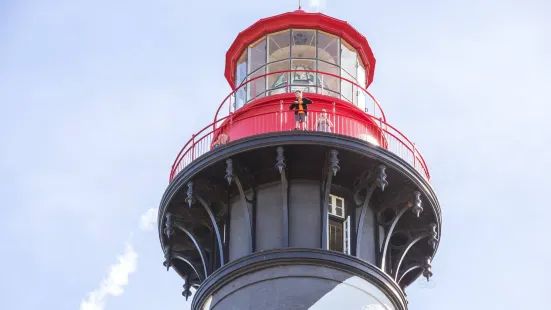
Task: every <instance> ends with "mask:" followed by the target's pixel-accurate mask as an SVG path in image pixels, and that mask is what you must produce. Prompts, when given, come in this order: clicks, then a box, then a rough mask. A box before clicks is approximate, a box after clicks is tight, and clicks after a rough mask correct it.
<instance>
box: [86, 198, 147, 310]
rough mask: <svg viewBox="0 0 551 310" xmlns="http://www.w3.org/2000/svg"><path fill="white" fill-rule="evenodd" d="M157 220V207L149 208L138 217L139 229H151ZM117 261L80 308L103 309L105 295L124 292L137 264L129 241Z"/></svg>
mask: <svg viewBox="0 0 551 310" xmlns="http://www.w3.org/2000/svg"><path fill="white" fill-rule="evenodd" d="M156 221H157V209H155V208H150V209H148V210H147V211H146V212H145V213H144V214H142V215H141V217H140V225H139V226H140V229H141V230H144V231H149V230H152V229H153V228H154V227H155V223H156ZM117 260H118V262H117V263H116V264H114V265H111V266H110V267H109V274H108V276H107V278H105V279H103V280H102V281H101V283H100V285H99V288H98V289H96V290H95V291H92V292H90V293H88V296H87V298H86V299H84V300H82V301H81V303H80V310H103V309H104V308H105V298H106V297H107V296H115V297H116V296H120V295H122V294H123V293H124V287H125V286H126V285H128V279H129V277H130V275H131V274H133V273H134V272H136V269H137V266H138V253H136V251H135V250H134V247H133V246H132V244H131V243H127V244H126V245H125V250H124V254H123V255H121V256H118V257H117Z"/></svg>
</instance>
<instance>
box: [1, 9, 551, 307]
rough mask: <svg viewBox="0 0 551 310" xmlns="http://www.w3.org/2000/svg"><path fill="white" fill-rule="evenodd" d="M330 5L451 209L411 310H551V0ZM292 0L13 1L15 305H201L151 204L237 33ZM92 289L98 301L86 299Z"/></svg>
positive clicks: (9, 31) (5, 194)
mask: <svg viewBox="0 0 551 310" xmlns="http://www.w3.org/2000/svg"><path fill="white" fill-rule="evenodd" d="M320 3H321V6H320V5H319V4H320ZM314 4H316V3H314ZM316 5H317V6H316ZM316 5H315V7H312V6H311V5H310V6H309V3H308V0H304V1H303V6H304V7H305V9H306V10H309V11H313V10H322V11H323V12H324V13H326V14H328V15H331V16H334V17H336V18H340V19H343V20H347V21H348V22H349V23H351V24H352V25H353V26H354V27H356V29H358V30H359V31H360V32H362V33H363V34H365V36H366V37H367V39H368V40H369V42H370V44H371V46H372V48H373V50H374V53H375V57H376V58H377V68H376V71H375V82H374V83H373V85H372V86H371V87H370V90H371V91H372V93H374V94H375V96H376V97H377V98H378V99H379V101H380V102H381V103H382V105H383V108H384V109H385V112H386V114H387V119H388V120H389V122H390V123H391V124H393V125H396V127H398V128H400V129H401V130H402V131H403V132H404V133H405V134H406V135H408V137H410V138H411V139H412V140H413V141H415V142H416V144H417V146H418V148H419V149H420V150H421V151H422V152H423V154H424V156H425V159H426V161H427V164H428V165H429V168H430V170H431V174H432V184H433V186H434V188H435V190H436V192H437V194H438V197H439V199H440V202H441V205H442V209H443V212H444V231H443V236H442V243H441V246H440V249H439V252H438V254H437V256H436V259H435V260H434V265H433V272H434V278H433V279H434V280H433V281H434V282H433V283H432V284H431V285H423V284H421V283H416V284H413V285H412V287H411V288H409V290H408V295H409V298H410V309H412V310H418V309H423V310H433V309H434V310H436V309H447V310H455V309H504V310H513V309H514V310H517V309H542V308H544V305H545V304H548V303H547V302H546V297H547V296H546V294H548V289H549V281H548V278H549V276H551V274H550V272H549V271H548V268H547V267H548V266H547V265H548V262H550V261H551V250H549V247H548V246H547V245H546V242H547V238H546V236H549V235H551V226H550V225H549V224H548V219H549V217H550V216H551V211H550V208H549V206H548V204H547V199H548V196H547V195H546V191H547V190H548V188H549V186H550V185H551V184H550V182H549V179H550V178H549V171H551V155H550V152H551V147H550V145H551V134H550V131H551V130H550V129H549V124H548V114H549V112H550V111H551V109H550V108H549V106H548V105H549V99H548V98H549V85H551V60H550V57H549V55H550V54H551V43H550V42H551V41H550V40H549V39H550V38H551V2H549V1H545V0H541V1H535V0H525V1H522V2H521V1H507V0H499V1H498V0H478V1H475V0H464V1H450V0H447V1H425V0H419V1H405V0H401V1H358V0H339V1H333V0H326V1H325V2H320V1H318V2H317V4H316ZM296 6H297V1H294V0H282V1H252V0H234V1H218V2H217V1H182V0H155V1H151V0H149V1H147V0H133V1H106V0H95V1H89V0H82V1H60V0H49V1H27V0H18V1H9V0H3V1H2V0H0V176H1V178H0V197H2V208H1V210H0V244H1V248H2V255H1V256H0V274H1V276H0V284H1V286H0V288H1V289H0V301H1V303H2V305H1V306H0V307H1V308H2V309H52V310H61V309H80V310H101V309H110V310H116V309H135V310H142V309H143V310H146V309H147V310H150V309H167V310H168V309H188V307H189V306H188V305H189V304H188V303H185V301H184V299H183V297H181V295H180V293H181V291H182V284H183V282H182V281H181V279H179V277H178V276H177V275H176V274H175V273H174V272H168V273H167V272H166V271H165V270H164V269H163V267H162V261H163V255H162V252H161V249H160V247H159V244H158V239H157V235H156V232H155V231H154V230H148V229H147V225H145V226H143V225H142V224H144V223H141V219H142V215H143V214H147V211H148V210H149V209H150V208H156V207H157V206H158V202H159V200H160V198H161V195H162V193H163V191H164V188H165V186H166V185H167V181H168V175H169V168H170V165H171V164H172V161H173V159H174V157H175V155H176V154H177V152H178V151H179V149H180V148H181V146H182V145H183V144H184V143H185V142H186V141H187V140H188V138H189V137H190V136H191V134H192V133H194V132H195V131H196V130H198V129H200V128H202V127H203V126H204V125H205V124H207V123H209V122H210V121H211V120H212V115H213V113H214V111H215V109H216V108H217V106H218V104H219V103H220V101H221V100H222V99H223V98H224V97H225V96H226V94H227V93H228V92H229V87H228V86H227V82H226V81H225V79H224V77H223V72H224V60H225V52H226V50H227V49H228V48H229V46H230V45H231V43H232V41H233V39H234V38H235V36H236V34H237V33H238V32H239V31H241V30H243V29H245V28H246V27H248V26H249V25H250V24H252V23H253V22H255V21H256V20H258V19H260V18H262V17H266V16H271V15H275V14H279V13H282V12H286V11H291V10H294V9H296ZM198 107H201V109H200V110H201V111H203V113H197V111H199V109H198ZM146 220H147V219H146ZM146 222H147V221H146ZM125 250H129V251H128V252H127V255H125V256H123V257H122V258H123V259H122V262H123V263H122V265H121V266H122V268H119V269H115V271H116V272H115V273H112V276H111V277H109V273H110V266H112V265H114V264H117V262H118V259H117V256H122V255H123V254H125ZM121 270H122V271H121ZM126 273H128V274H129V276H128V277H126ZM104 279H107V280H105V281H104V282H103V285H102V281H103V280H104ZM121 288H122V289H123V290H121ZM545 288H547V290H545ZM94 291H96V295H94V296H96V297H98V296H99V297H101V296H100V295H102V294H103V295H104V297H105V298H103V299H102V298H100V301H102V302H99V304H102V305H100V307H90V306H88V307H85V306H84V305H85V304H81V303H82V302H83V301H86V300H88V298H89V295H88V294H89V293H90V292H94ZM98 294H99V295H98ZM110 294H111V295H110ZM112 295H118V296H112Z"/></svg>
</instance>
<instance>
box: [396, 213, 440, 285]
mask: <svg viewBox="0 0 551 310" xmlns="http://www.w3.org/2000/svg"><path fill="white" fill-rule="evenodd" d="M435 226H436V224H434V223H431V224H430V226H429V227H430V228H429V230H427V231H425V232H423V233H421V234H419V235H418V236H417V237H416V238H413V240H411V241H410V242H409V243H408V244H407V245H406V247H405V248H404V249H403V250H402V252H401V253H400V255H399V256H398V257H399V259H398V263H397V265H396V268H395V269H394V272H393V273H394V274H393V277H394V280H398V275H399V273H400V267H401V266H402V263H403V262H404V261H405V258H406V256H407V254H408V252H409V250H410V249H411V248H412V247H413V246H414V245H415V244H416V243H417V242H419V241H421V240H422V239H425V238H429V244H431V245H432V244H433V242H434V243H435V242H436V236H434V235H433V233H432V231H433V228H434V227H435ZM428 265H430V261H429V262H428ZM426 266H427V263H425V268H426ZM429 269H430V268H429ZM428 272H430V270H429V271H428ZM431 275H432V273H431Z"/></svg>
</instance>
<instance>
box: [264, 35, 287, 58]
mask: <svg viewBox="0 0 551 310" xmlns="http://www.w3.org/2000/svg"><path fill="white" fill-rule="evenodd" d="M290 56H291V31H290V30H285V31H281V32H276V33H272V34H270V35H268V62H273V61H278V60H282V59H288V58H289V57H290Z"/></svg>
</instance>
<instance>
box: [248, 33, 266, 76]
mask: <svg viewBox="0 0 551 310" xmlns="http://www.w3.org/2000/svg"><path fill="white" fill-rule="evenodd" d="M248 60H249V74H251V73H255V71H256V70H257V69H258V68H260V67H262V66H264V65H265V64H266V39H265V38H262V39H261V40H258V41H256V42H255V43H253V44H251V45H250V46H249V57H248Z"/></svg>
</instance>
